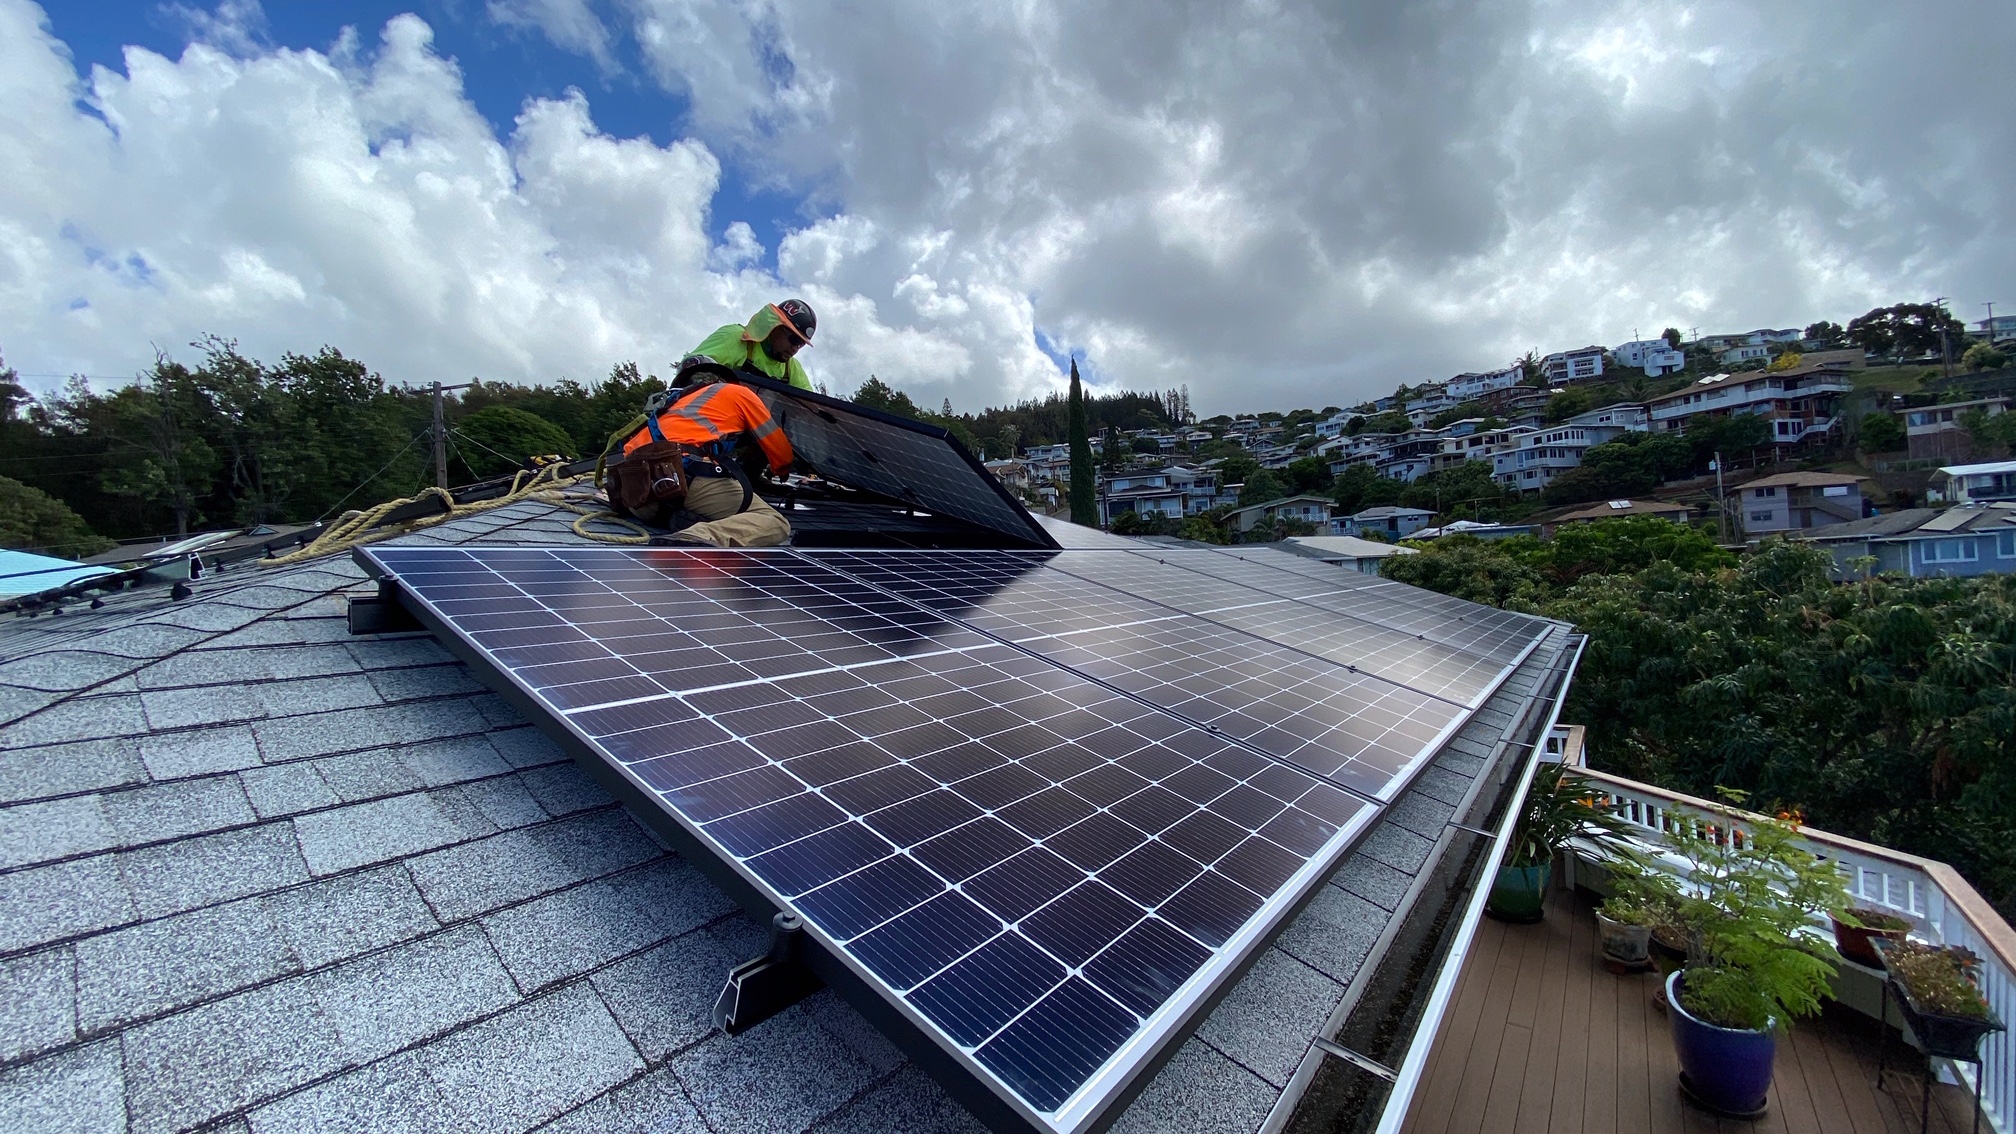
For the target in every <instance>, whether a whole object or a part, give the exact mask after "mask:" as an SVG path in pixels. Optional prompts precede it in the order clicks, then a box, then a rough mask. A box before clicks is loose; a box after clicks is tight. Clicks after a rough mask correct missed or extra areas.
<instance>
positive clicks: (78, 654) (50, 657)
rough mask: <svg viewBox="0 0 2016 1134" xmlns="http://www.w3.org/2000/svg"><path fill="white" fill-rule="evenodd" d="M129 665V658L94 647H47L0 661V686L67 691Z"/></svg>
mask: <svg viewBox="0 0 2016 1134" xmlns="http://www.w3.org/2000/svg"><path fill="white" fill-rule="evenodd" d="M86 642H87V644H88V642H89V639H86ZM132 668H133V662H132V660H131V659H128V658H122V657H118V656H117V655H114V654H106V653H100V652H99V651H97V650H95V649H90V648H86V649H77V650H51V651H49V652H47V653H40V654H31V655H29V656H27V657H21V658H15V659H13V660H11V661H7V662H0V685H15V686H20V687H21V688H24V689H36V690H41V691H43V692H50V693H71V692H75V691H76V690H79V689H84V688H88V687H90V686H93V685H96V684H98V683H99V682H101V681H108V680H110V679H112V678H114V677H118V676H120V675H122V674H124V673H126V672H128V671H130V670H131V669H132Z"/></svg>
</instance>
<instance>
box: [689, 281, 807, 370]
mask: <svg viewBox="0 0 2016 1134" xmlns="http://www.w3.org/2000/svg"><path fill="white" fill-rule="evenodd" d="M779 322H780V320H779V319H778V318H777V312H775V311H773V310H771V309H770V305H769V304H767V303H766V304H764V305H763V309H762V310H761V311H758V312H757V313H756V314H754V315H751V316H750V317H749V322H748V323H746V324H744V323H730V324H728V325H727V326H725V327H722V328H721V329H720V330H717V331H715V332H714V333H713V334H711V335H708V336H707V337H706V339H704V340H702V341H701V343H700V345H699V346H697V347H694V348H693V349H692V350H690V351H688V352H687V353H688V354H704V355H706V356H707V357H708V358H711V359H713V360H714V361H716V362H718V363H720V364H721V365H723V366H725V367H727V368H728V369H730V370H735V369H738V368H741V367H745V366H746V367H748V368H749V369H751V370H755V371H758V372H760V373H763V374H767V375H769V376H770V377H772V378H775V379H777V380H778V381H780V382H789V383H791V384H792V385H793V386H796V387H798V388H799V389H801V390H809V389H811V388H812V379H811V378H810V377H809V376H808V375H807V374H806V373H805V367H804V366H803V365H801V364H800V363H799V362H798V360H797V359H796V358H793V359H792V360H791V361H789V362H779V361H777V360H776V359H774V358H771V357H770V352H769V351H767V350H764V349H763V340H764V339H767V338H769V337H770V332H771V331H774V330H776V329H777V325H778V323H779Z"/></svg>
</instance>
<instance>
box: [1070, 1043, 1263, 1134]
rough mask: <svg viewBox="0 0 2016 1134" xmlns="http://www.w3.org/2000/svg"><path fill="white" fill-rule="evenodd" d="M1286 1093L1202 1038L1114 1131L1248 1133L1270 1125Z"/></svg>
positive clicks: (1182, 1051)
mask: <svg viewBox="0 0 2016 1134" xmlns="http://www.w3.org/2000/svg"><path fill="white" fill-rule="evenodd" d="M1279 1096H1280V1091H1278V1090H1276V1089H1275V1088H1273V1087H1270V1086H1268V1085H1267V1084H1266V1083H1265V1082H1263V1081H1262V1080H1261V1079H1260V1077H1259V1076H1257V1075H1255V1074H1253V1073H1252V1072H1251V1071H1248V1070H1246V1069H1245V1068H1244V1067H1241V1066H1239V1065H1238V1064H1237V1063H1234V1062H1232V1061H1231V1060H1229V1059H1227V1058H1225V1057H1224V1056H1223V1055H1221V1054H1219V1053H1218V1052H1216V1051H1213V1050H1212V1049H1211V1048H1210V1047H1209V1046H1207V1045H1206V1044H1204V1043H1203V1042H1202V1041H1200V1040H1197V1039H1191V1040H1188V1041H1186V1042H1185V1043H1184V1044H1183V1046H1182V1047H1180V1048H1178V1049H1177V1050H1176V1054H1175V1055H1174V1056H1172V1057H1170V1060H1169V1062H1168V1063H1166V1064H1164V1065H1163V1066H1162V1070H1161V1071H1159V1072H1157V1073H1156V1075H1155V1078H1153V1079H1152V1080H1150V1081H1149V1083H1148V1086H1147V1087H1145V1088H1143V1089H1142V1091H1141V1094H1140V1095H1139V1096H1138V1097H1136V1098H1135V1100H1134V1102H1133V1103H1132V1104H1131V1105H1130V1106H1128V1108H1127V1110H1126V1112H1125V1113H1123V1114H1122V1115H1121V1116H1120V1118H1119V1120H1118V1121H1116V1122H1114V1123H1113V1125H1112V1126H1111V1127H1110V1129H1111V1130H1112V1131H1113V1134H1166V1132H1167V1131H1171V1130H1197V1131H1211V1132H1213V1134H1221V1132H1222V1134H1245V1132H1247V1131H1253V1130H1258V1129H1259V1128H1260V1124H1261V1123H1262V1122H1265V1121H1267V1112H1268V1111H1269V1110H1271V1109H1272V1108H1273V1106H1274V1100H1275V1099H1276V1098H1277V1097H1279Z"/></svg>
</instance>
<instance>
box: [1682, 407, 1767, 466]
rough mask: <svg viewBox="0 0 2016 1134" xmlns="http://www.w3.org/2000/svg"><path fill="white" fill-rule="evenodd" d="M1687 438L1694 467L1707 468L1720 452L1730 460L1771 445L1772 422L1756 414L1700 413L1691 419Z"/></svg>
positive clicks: (1688, 423)
mask: <svg viewBox="0 0 2016 1134" xmlns="http://www.w3.org/2000/svg"><path fill="white" fill-rule="evenodd" d="M1686 436H1687V444H1688V445H1689V446H1691V447H1692V448H1693V450H1694V467H1695V468H1696V469H1706V468H1707V467H1708V462H1709V461H1710V460H1713V459H1714V456H1715V454H1716V453H1721V454H1722V456H1723V459H1725V460H1726V459H1728V458H1730V457H1734V456H1736V455H1738V454H1742V453H1748V452H1749V451H1750V450H1752V449H1755V448H1758V447H1759V446H1762V445H1766V444H1769V443H1770V441H1771V423H1770V422H1768V421H1766V420H1764V418H1763V417H1762V416H1761V415H1758V414H1754V413H1731V414H1722V415H1719V416H1717V415H1710V414H1698V415H1696V416H1694V417H1690V418H1688V419H1687V431H1686Z"/></svg>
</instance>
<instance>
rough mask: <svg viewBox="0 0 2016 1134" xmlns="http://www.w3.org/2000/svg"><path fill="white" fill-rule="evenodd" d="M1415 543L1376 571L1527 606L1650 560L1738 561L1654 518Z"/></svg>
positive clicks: (1693, 564)
mask: <svg viewBox="0 0 2016 1134" xmlns="http://www.w3.org/2000/svg"><path fill="white" fill-rule="evenodd" d="M1414 546H1418V547H1419V548H1420V549H1421V554H1419V555H1406V556H1394V557H1393V558H1390V559H1387V560H1386V561H1385V562H1383V563H1382V564H1380V573H1381V574H1383V575H1385V576H1386V577H1387V578H1389V579H1394V580H1396V581H1398V582H1402V583H1411V584H1413V585H1414V586H1417V587H1427V588H1428V589H1429V590H1434V591H1441V592H1442V593H1444V594H1451V595H1455V596H1457V597H1458V598H1466V599H1469V600H1471V601H1472V602H1483V603H1489V604H1490V605H1492V606H1501V607H1505V608H1507V609H1511V610H1524V611H1529V612H1537V611H1539V610H1541V609H1542V608H1543V607H1545V606H1548V605H1549V604H1553V603H1558V602H1560V601H1561V600H1562V599H1563V598H1564V597H1565V595H1566V592H1567V588H1569V587H1571V586H1572V585H1573V584H1574V583H1575V582H1576V581H1577V580H1579V579H1582V578H1583V577H1585V576H1591V575H1616V574H1620V573H1627V572H1636V571H1643V570H1645V569H1646V568H1648V567H1652V566H1654V565H1655V564H1667V565H1670V566H1675V567H1678V568H1680V569H1682V570H1686V571H1697V572H1708V571H1717V570H1721V569H1724V568H1727V567H1730V566H1732V565H1734V563H1735V562H1736V559H1735V556H1733V555H1731V554H1730V553H1729V552H1726V551H1724V550H1722V549H1721V548H1719V547H1717V546H1715V541H1714V539H1712V538H1711V537H1710V536H1709V535H1708V534H1707V533H1706V532H1703V531H1700V530H1697V529H1695V528H1690V527H1684V526H1682V525H1680V524H1675V523H1672V522H1670V521H1667V520H1662V519H1660V518H1658V517H1657V516H1620V517H1618V518H1616V519H1614V520H1597V521H1595V522H1593V523H1586V524H1565V525H1563V526H1562V527H1561V528H1560V529H1559V530H1557V531H1556V532H1555V533H1554V538H1553V539H1549V540H1539V539H1535V538H1533V537H1532V536H1511V537H1508V538H1506V539H1496V540H1480V539H1478V538H1477V537H1476V536H1472V535H1463V534H1457V535H1447V536H1443V537H1442V538H1440V539H1436V540H1430V541H1423V542H1421V543H1418V544H1416V545H1414Z"/></svg>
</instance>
